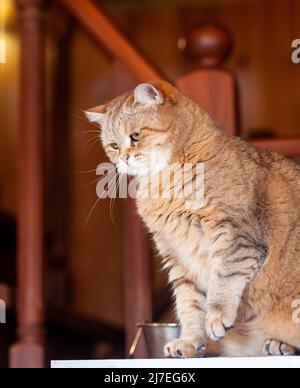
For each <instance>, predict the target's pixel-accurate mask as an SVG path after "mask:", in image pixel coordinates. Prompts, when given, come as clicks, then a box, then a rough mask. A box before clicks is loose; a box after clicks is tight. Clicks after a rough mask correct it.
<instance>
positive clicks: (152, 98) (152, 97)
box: [134, 83, 164, 106]
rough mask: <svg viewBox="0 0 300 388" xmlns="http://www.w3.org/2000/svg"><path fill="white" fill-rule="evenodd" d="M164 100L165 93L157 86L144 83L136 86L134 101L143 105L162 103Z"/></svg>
mask: <svg viewBox="0 0 300 388" xmlns="http://www.w3.org/2000/svg"><path fill="white" fill-rule="evenodd" d="M163 102H164V97H163V94H162V93H161V91H160V90H159V89H157V88H156V87H155V86H153V85H151V84H148V83H144V84H140V85H139V86H137V87H136V89H135V91H134V103H135V104H136V103H138V104H142V105H149V106H150V105H152V106H155V105H161V104H163Z"/></svg>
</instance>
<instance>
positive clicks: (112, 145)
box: [110, 143, 120, 150]
mask: <svg viewBox="0 0 300 388" xmlns="http://www.w3.org/2000/svg"><path fill="white" fill-rule="evenodd" d="M110 146H111V148H113V149H114V150H118V149H119V148H120V147H119V146H118V144H117V143H112V144H111V145H110Z"/></svg>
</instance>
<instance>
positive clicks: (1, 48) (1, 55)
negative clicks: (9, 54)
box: [0, 39, 6, 63]
mask: <svg viewBox="0 0 300 388" xmlns="http://www.w3.org/2000/svg"><path fill="white" fill-rule="evenodd" d="M0 63H6V41H5V39H0Z"/></svg>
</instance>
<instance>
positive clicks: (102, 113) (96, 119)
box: [84, 105, 107, 126]
mask: <svg viewBox="0 0 300 388" xmlns="http://www.w3.org/2000/svg"><path fill="white" fill-rule="evenodd" d="M106 109H107V106H106V105H101V106H97V107H96V108H92V109H89V110H87V111H85V112H84V114H85V117H86V118H87V119H88V120H89V121H90V122H91V123H95V124H99V125H100V126H103V125H104V124H105V121H106V119H107V114H106Z"/></svg>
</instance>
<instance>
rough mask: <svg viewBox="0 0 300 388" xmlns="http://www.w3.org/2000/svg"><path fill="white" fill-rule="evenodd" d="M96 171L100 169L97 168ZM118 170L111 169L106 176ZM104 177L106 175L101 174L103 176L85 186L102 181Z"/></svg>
mask: <svg viewBox="0 0 300 388" xmlns="http://www.w3.org/2000/svg"><path fill="white" fill-rule="evenodd" d="M95 171H96V172H97V171H98V169H97V170H95ZM115 172H116V169H114V170H111V171H109V172H108V173H107V174H106V175H105V176H106V177H109V176H110V175H111V174H113V173H115ZM103 178H104V176H101V177H99V178H97V179H95V180H94V181H93V182H91V183H88V184H87V185H85V186H84V187H90V186H91V185H93V184H94V183H97V182H100V181H101V179H103Z"/></svg>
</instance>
